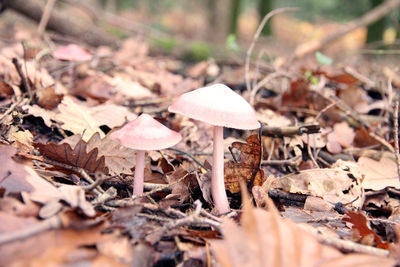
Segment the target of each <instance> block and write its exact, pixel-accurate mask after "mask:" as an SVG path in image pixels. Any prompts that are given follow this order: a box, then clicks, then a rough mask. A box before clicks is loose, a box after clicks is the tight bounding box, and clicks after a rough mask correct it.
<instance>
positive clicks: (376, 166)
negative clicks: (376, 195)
mask: <svg viewBox="0 0 400 267" xmlns="http://www.w3.org/2000/svg"><path fill="white" fill-rule="evenodd" d="M357 164H358V166H359V167H360V171H361V172H362V174H363V175H364V181H363V186H364V188H365V189H372V190H376V191H377V190H381V189H384V188H386V187H395V188H397V189H400V182H399V178H398V177H397V165H396V162H394V161H393V160H391V159H389V158H386V157H382V158H381V160H380V161H376V160H373V159H370V158H367V157H360V158H359V159H358V162H357Z"/></svg>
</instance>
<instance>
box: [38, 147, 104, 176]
mask: <svg viewBox="0 0 400 267" xmlns="http://www.w3.org/2000/svg"><path fill="white" fill-rule="evenodd" d="M33 145H34V147H36V148H37V149H38V150H39V152H40V153H41V154H42V155H44V156H46V157H47V158H49V159H51V160H54V161H58V162H61V163H64V164H67V165H69V166H75V167H79V168H82V169H84V170H87V171H88V172H90V173H95V172H103V173H107V172H108V170H107V168H106V167H105V158H104V156H101V157H99V158H98V157H97V156H98V149H97V148H94V149H92V150H90V151H89V152H86V145H87V143H86V142H85V141H83V139H81V140H80V141H79V142H78V143H77V144H76V146H75V147H74V149H72V148H71V146H70V145H69V144H55V143H49V144H42V143H34V144H33Z"/></svg>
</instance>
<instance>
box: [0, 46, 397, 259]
mask: <svg viewBox="0 0 400 267" xmlns="http://www.w3.org/2000/svg"><path fill="white" fill-rule="evenodd" d="M1 42H3V41H1ZM3 44H4V46H3V48H2V49H1V50H0V111H1V113H0V122H1V127H0V133H1V137H0V143H1V144H0V162H1V165H0V166H1V167H0V218H1V221H2V222H3V224H2V226H1V227H0V252H1V255H2V258H1V259H0V262H1V264H4V265H7V266H18V265H27V264H28V263H30V264H40V265H43V266H50V265H51V266H54V265H65V264H72V265H79V264H83V263H87V262H90V263H92V264H100V265H102V266H104V265H112V266H128V265H130V266H132V265H133V266H153V265H157V266H160V265H164V264H165V265H178V264H179V265H184V266H188V265H192V264H200V265H201V266H206V265H210V264H218V265H220V266H270V265H276V266H277V265H279V266H313V265H315V266H316V265H319V266H338V265H339V266H353V265H358V266H376V265H377V264H380V265H382V266H394V265H395V264H400V261H399V257H398V251H399V242H398V238H399V234H398V233H399V230H398V229H399V226H398V223H399V216H398V214H399V206H400V200H399V199H400V191H399V190H400V188H399V186H400V185H399V184H398V183H399V178H398V170H397V168H398V164H397V163H396V160H395V159H396V157H395V155H394V154H393V151H394V147H395V146H394V138H393V134H394V133H398V132H396V131H393V125H392V124H393V118H391V116H389V115H388V114H390V113H391V112H393V107H392V106H391V102H390V101H389V99H390V98H389V96H388V95H385V97H384V98H383V99H382V98H377V97H374V95H375V94H374V92H376V91H380V92H383V91H382V90H381V89H384V88H380V87H378V86H380V85H379V84H387V82H382V81H384V79H385V73H382V75H381V76H379V75H378V76H374V77H377V78H376V79H378V80H377V81H372V82H365V79H362V80H361V79H358V78H356V77H355V76H353V75H351V74H349V73H347V72H346V71H343V70H342V69H339V68H336V67H334V66H333V65H332V64H331V65H330V66H318V65H317V62H314V64H311V65H310V66H307V67H305V66H301V67H300V68H290V67H289V66H284V68H286V69H285V71H286V72H287V73H286V74H285V75H275V73H277V72H279V71H281V70H277V69H274V67H273V64H271V68H269V69H268V70H263V72H262V73H263V74H261V73H259V72H257V70H252V69H250V73H248V76H249V77H252V78H253V79H255V81H254V83H255V84H256V85H257V83H258V82H261V81H262V79H263V78H264V77H263V75H266V76H268V75H271V74H274V75H275V76H273V77H274V78H273V79H270V81H269V84H267V85H268V86H265V87H263V86H261V87H260V86H259V88H261V89H262V91H263V93H261V92H255V94H253V92H252V93H250V94H253V95H254V107H255V109H256V112H257V116H258V119H259V120H260V121H261V122H262V123H264V124H265V125H266V127H265V128H264V129H261V130H260V132H259V133H257V132H256V131H254V132H251V131H245V132H241V131H236V130H233V129H225V130H224V131H225V135H226V137H230V138H232V139H230V138H226V139H225V142H226V143H227V146H226V149H225V159H226V160H225V167H224V168H225V185H226V189H227V191H228V197H229V202H230V206H231V208H232V212H231V213H229V214H226V215H222V216H218V215H216V214H215V213H214V210H213V201H212V198H211V196H210V186H211V183H210V172H211V166H210V164H209V162H212V160H211V157H212V150H211V149H212V142H211V141H210V140H211V136H212V132H211V128H210V127H208V126H206V125H204V124H202V123H201V122H198V121H193V120H188V119H187V118H184V117H181V116H178V115H172V114H168V113H167V111H166V110H167V107H168V105H169V104H170V103H171V101H172V100H173V98H174V97H175V96H178V95H180V94H182V93H184V92H188V91H190V90H193V89H196V88H198V87H201V86H204V85H205V80H207V79H210V78H211V79H213V80H214V79H219V80H220V81H221V82H225V83H227V84H229V85H230V86H231V87H232V88H233V89H234V90H237V89H240V87H241V86H242V84H244V73H245V69H244V66H236V65H235V66H231V65H229V64H226V63H223V62H219V61H217V60H208V61H203V62H200V63H198V64H192V65H191V66H189V67H188V68H187V69H182V68H181V67H179V66H183V63H182V62H181V61H180V60H177V59H172V58H167V57H165V58H160V57H154V56H153V55H152V54H151V52H150V50H149V47H148V44H147V43H146V42H144V41H143V40H137V39H134V38H131V39H128V40H127V41H125V43H124V44H123V46H122V47H121V48H120V49H119V50H114V51H113V50H111V49H108V48H98V49H94V48H90V47H87V48H83V47H80V46H77V45H72V46H71V45H70V46H66V47H64V48H68V49H66V50H54V51H53V52H52V56H51V55H50V54H51V53H50V54H47V55H46V56H44V57H40V58H37V59H36V60H32V58H33V57H25V58H26V61H24V50H23V49H21V48H22V47H21V45H20V44H19V42H18V40H17V39H15V42H8V43H2V45H3ZM40 47H41V48H40V49H43V50H46V49H47V47H46V45H45V44H44V43H41V44H40ZM57 48H58V49H62V48H63V47H62V46H58V45H57ZM40 49H39V51H40ZM32 51H33V50H32ZM39 51H38V52H39ZM25 53H27V51H25ZM63 53H64V54H63ZM65 53H66V54H65ZM68 53H77V54H80V56H81V58H76V60H77V61H76V62H66V61H72V60H73V55H71V54H68ZM13 57H15V58H17V61H18V62H19V63H23V64H24V65H26V70H27V71H26V72H25V68H22V69H23V71H22V72H21V73H19V72H18V71H17V70H16V69H15V65H14V64H13V63H12V58H13ZM353 71H360V72H362V71H364V72H365V71H366V72H368V71H371V70H365V69H362V68H360V69H356V68H354V69H353ZM266 72H267V73H266ZM268 72H269V73H268ZM232 73H235V75H232ZM379 73H380V72H379ZM239 74H240V75H239ZM360 75H366V76H367V77H368V74H367V73H364V74H360ZM392 75H398V74H396V73H394V74H393V73H392ZM24 79H26V80H27V81H28V84H30V86H28V87H30V90H28V89H27V88H26V85H24V82H23V80H24ZM379 79H380V80H379ZM284 84H286V88H284V86H283V85H284ZM391 86H392V87H395V86H398V85H396V84H395V83H392V84H391ZM256 87H257V86H256ZM250 89H251V88H250ZM392 89H393V88H392ZM237 92H238V93H241V94H242V95H244V96H245V97H246V95H249V94H248V93H249V92H241V91H240V90H237ZM384 94H385V93H384ZM387 94H389V93H387ZM376 110H378V111H379V112H375V111H376ZM142 112H146V113H150V114H151V115H153V116H154V117H157V118H158V119H159V120H160V122H161V123H163V124H164V125H166V126H168V127H170V128H171V129H174V130H176V131H179V132H180V133H181V134H182V136H183V141H182V142H181V143H180V144H178V145H176V146H175V147H174V148H173V149H171V150H165V151H158V152H155V151H154V152H151V153H149V154H150V157H146V162H145V185H144V187H145V193H144V194H143V195H142V196H138V197H137V196H135V197H131V195H132V182H133V174H134V171H135V154H136V152H135V151H134V150H131V149H128V148H124V147H122V146H120V144H119V142H117V141H114V140H112V139H110V138H109V135H110V133H111V132H112V131H115V130H116V129H117V128H119V127H122V126H123V125H124V124H125V123H126V122H128V121H131V120H133V119H135V118H136V117H137V116H138V115H140V113H142ZM376 114H378V115H376ZM310 123H311V124H316V125H318V129H320V131H318V130H317V131H314V132H312V133H310V134H307V132H306V130H304V129H307V127H305V125H310ZM273 127H275V128H274V129H275V130H274V131H272V130H271V129H272V128H273ZM304 127H305V128H304ZM270 130H271V132H268V131H270ZM238 139H239V140H240V141H237V140H238ZM230 140H234V141H230ZM228 147H230V149H228ZM241 184H243V185H242V186H241ZM248 192H251V196H248ZM250 197H251V198H252V200H250V199H249V198H250ZM253 202H254V204H255V205H256V207H257V208H254V207H253V204H252V203H253ZM38 243H40V244H43V245H42V246H37V244H38ZM27 251H28V252H29V253H26V252H27Z"/></svg>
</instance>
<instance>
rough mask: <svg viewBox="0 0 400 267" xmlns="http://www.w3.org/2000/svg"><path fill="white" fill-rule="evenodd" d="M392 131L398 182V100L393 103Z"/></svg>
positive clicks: (399, 170) (399, 158)
mask: <svg viewBox="0 0 400 267" xmlns="http://www.w3.org/2000/svg"><path fill="white" fill-rule="evenodd" d="M393 121H394V122H393V123H394V126H393V128H394V129H393V130H394V148H395V151H394V156H395V157H396V163H397V176H398V178H399V180H400V156H399V100H398V99H396V100H395V101H394V114H393Z"/></svg>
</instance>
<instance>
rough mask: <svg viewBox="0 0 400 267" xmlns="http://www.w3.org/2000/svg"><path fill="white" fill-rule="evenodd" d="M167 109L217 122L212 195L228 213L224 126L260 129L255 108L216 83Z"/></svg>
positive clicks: (186, 95)
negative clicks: (225, 181)
mask: <svg viewBox="0 0 400 267" xmlns="http://www.w3.org/2000/svg"><path fill="white" fill-rule="evenodd" d="M168 111H170V112H174V113H179V114H182V115H184V116H187V117H189V118H192V119H196V120H200V121H204V122H207V123H209V124H211V125H214V150H213V166H212V177H211V194H212V197H213V200H214V202H215V207H216V208H217V210H218V212H219V213H220V214H224V213H227V212H229V211H230V208H229V203H228V198H227V196H226V192H225V183H224V148H223V127H224V126H225V127H230V128H236V129H247V130H251V129H257V128H259V127H260V123H259V122H258V121H257V119H256V115H255V112H254V109H253V108H252V107H251V106H250V104H249V103H247V101H246V100H245V99H244V98H243V97H241V96H240V95H239V94H237V93H235V92H234V91H232V90H231V89H230V88H229V87H228V86H226V85H224V84H214V85H211V86H207V87H202V88H199V89H197V90H194V91H191V92H188V93H185V94H183V95H181V96H179V97H178V99H177V100H176V101H175V102H174V103H173V104H172V105H171V106H170V107H169V108H168Z"/></svg>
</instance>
